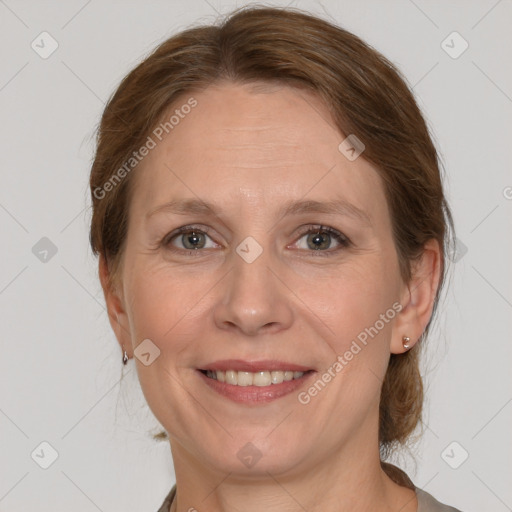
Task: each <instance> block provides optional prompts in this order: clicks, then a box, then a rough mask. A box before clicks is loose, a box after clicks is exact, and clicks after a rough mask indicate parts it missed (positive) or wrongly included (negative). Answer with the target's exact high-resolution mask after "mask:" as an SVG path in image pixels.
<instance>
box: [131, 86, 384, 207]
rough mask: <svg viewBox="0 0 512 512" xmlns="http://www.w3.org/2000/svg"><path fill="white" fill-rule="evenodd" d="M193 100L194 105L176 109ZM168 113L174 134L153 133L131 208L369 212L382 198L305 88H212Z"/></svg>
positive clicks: (376, 182) (370, 170)
mask: <svg viewBox="0 0 512 512" xmlns="http://www.w3.org/2000/svg"><path fill="white" fill-rule="evenodd" d="M191 98H192V99H193V100H194V102H195V106H194V107H193V108H191V109H189V108H183V109H182V110H180V109H181V107H182V106H183V105H186V104H190V100H191ZM177 110H178V111H179V112H176V111H177ZM184 112H188V113H184ZM173 113H176V114H175V119H174V123H175V124H174V123H173V127H172V129H171V128H170V127H169V126H168V127H167V129H168V131H169V133H168V134H166V133H165V130H164V135H163V137H162V140H161V141H160V140H158V139H157V138H155V137H154V136H153V139H154V140H155V142H156V146H155V147H154V149H152V150H151V151H150V153H149V154H148V156H146V157H145V158H144V160H143V161H142V162H141V164H139V166H138V167H137V170H136V173H135V174H136V179H135V194H134V198H133V200H134V202H136V203H137V205H136V207H137V208H143V209H144V210H149V209H151V208H153V207H155V206H157V205H158V204H160V203H165V202H168V201H169V200H171V199H174V198H175V197H177V196H178V197H179V196H182V197H183V196H186V197H191V196H196V198H199V199H205V200H208V201H209V202H213V203H215V202H217V203H219V204H222V202H223V201H225V200H226V199H227V198H229V200H230V201H231V202H232V204H233V206H234V207H238V208H239V207H242V206H244V205H245V206H249V205H251V204H253V205H254V207H260V208H261V207H266V206H270V205H272V204H277V203H279V202H282V201H283V200H288V199H294V198H295V199H298V198H302V197H304V196H306V195H307V196H308V198H311V199H316V200H321V199H322V198H325V199H326V200H330V199H336V198H342V199H345V200H347V199H350V200H351V201H352V202H353V203H355V204H356V206H359V207H361V208H363V209H364V208H366V209H370V210H372V209H376V208H377V207H378V206H379V201H380V202H382V201H383V200H384V196H383V192H382V184H381V183H380V178H379V176H378V173H377V171H376V169H375V168H374V167H373V166H372V165H371V164H370V163H369V162H368V161H366V160H365V159H364V158H362V157H359V158H358V159H356V160H355V161H350V160H348V159H347V158H346V156H345V155H344V154H343V153H342V152H340V150H339V145H340V143H341V142H342V141H343V140H344V139H345V135H344V134H342V133H340V131H339V130H338V128H337V127H336V126H335V124H334V121H333V119H332V117H331V115H330V112H329V110H328V108H327V107H326V106H325V104H324V103H323V102H322V100H321V99H320V98H319V97H318V96H317V95H315V94H314V93H312V92H310V91H307V90H302V89H295V88H291V87H288V86H281V85H274V84H245V85H240V84H232V83H225V84H218V85H214V86H210V87H208V88H207V89H205V90H203V91H201V92H197V93H192V94H190V95H187V94H185V95H184V96H182V98H180V99H179V100H177V101H176V102H175V104H174V105H173V107H172V109H170V112H169V116H168V118H170V116H171V115H172V114H173ZM179 114H181V115H179ZM178 118H179V120H178ZM134 178H135V176H134ZM327 195H328V196H329V197H327ZM369 213H371V212H369Z"/></svg>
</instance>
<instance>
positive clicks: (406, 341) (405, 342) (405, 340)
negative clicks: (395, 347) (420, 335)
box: [402, 336, 411, 350]
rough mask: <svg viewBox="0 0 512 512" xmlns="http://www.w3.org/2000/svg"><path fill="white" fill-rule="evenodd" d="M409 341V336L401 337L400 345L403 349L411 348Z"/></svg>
mask: <svg viewBox="0 0 512 512" xmlns="http://www.w3.org/2000/svg"><path fill="white" fill-rule="evenodd" d="M409 341H411V338H409V336H403V337H402V345H403V346H404V348H405V350H409V349H410V348H411V346H410V345H409Z"/></svg>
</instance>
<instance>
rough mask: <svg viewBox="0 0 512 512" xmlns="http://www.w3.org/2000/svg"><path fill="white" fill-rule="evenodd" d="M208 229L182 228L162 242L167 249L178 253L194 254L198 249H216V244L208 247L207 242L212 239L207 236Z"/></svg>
mask: <svg viewBox="0 0 512 512" xmlns="http://www.w3.org/2000/svg"><path fill="white" fill-rule="evenodd" d="M207 233H208V228H202V229H199V228H197V227H195V226H182V227H180V228H178V229H177V230H175V231H173V232H172V233H170V234H169V235H167V236H166V237H165V238H164V239H163V240H162V245H163V246H165V247H166V248H168V249H170V250H172V251H177V252H183V251H185V252H188V253H193V252H194V251H196V250H198V249H211V248H215V247H216V244H215V243H214V242H213V241H212V243H211V244H210V245H209V246H208V245H207V241H208V239H210V240H211V238H210V237H209V236H208V235H207Z"/></svg>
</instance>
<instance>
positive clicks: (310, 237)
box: [296, 226, 350, 253]
mask: <svg viewBox="0 0 512 512" xmlns="http://www.w3.org/2000/svg"><path fill="white" fill-rule="evenodd" d="M302 239H305V246H304V244H303V245H302V247H300V244H299V242H300V240H302ZM333 241H334V242H335V243H337V244H338V247H337V248H334V249H332V248H331V247H332V245H333ZM296 243H297V244H298V245H299V249H305V250H311V251H319V252H328V253H331V252H337V251H339V250H341V249H343V248H346V247H348V246H349V245H350V241H349V239H348V238H347V237H346V236H345V235H343V234H342V233H340V232H339V231H338V230H336V229H334V228H330V227H327V226H306V227H305V228H304V229H303V230H302V233H301V237H300V238H299V240H298V242H296Z"/></svg>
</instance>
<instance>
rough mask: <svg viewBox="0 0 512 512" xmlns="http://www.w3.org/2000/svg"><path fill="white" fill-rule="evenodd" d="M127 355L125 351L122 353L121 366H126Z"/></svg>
mask: <svg viewBox="0 0 512 512" xmlns="http://www.w3.org/2000/svg"><path fill="white" fill-rule="evenodd" d="M128 359H129V358H128V354H127V353H126V350H125V351H124V354H123V364H124V365H126V364H127V363H128Z"/></svg>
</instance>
